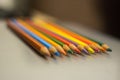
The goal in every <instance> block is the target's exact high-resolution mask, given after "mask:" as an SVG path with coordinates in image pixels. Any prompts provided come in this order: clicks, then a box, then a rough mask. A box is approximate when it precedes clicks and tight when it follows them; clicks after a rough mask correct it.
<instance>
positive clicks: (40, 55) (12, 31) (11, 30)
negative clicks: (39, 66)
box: [7, 27, 48, 60]
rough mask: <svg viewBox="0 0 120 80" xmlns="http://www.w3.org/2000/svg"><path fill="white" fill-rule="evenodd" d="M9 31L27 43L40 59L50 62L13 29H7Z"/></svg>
mask: <svg viewBox="0 0 120 80" xmlns="http://www.w3.org/2000/svg"><path fill="white" fill-rule="evenodd" d="M7 28H8V30H9V31H10V32H11V33H13V35H15V36H16V37H17V38H19V39H20V40H21V41H22V42H23V43H25V44H26V45H27V46H28V47H29V48H31V50H32V51H33V52H34V53H35V54H36V55H38V56H39V57H41V58H42V59H43V60H48V59H47V57H46V56H44V55H42V54H41V53H39V52H38V51H36V50H35V49H34V48H33V47H32V46H31V45H30V44H28V43H27V42H26V41H25V40H24V39H23V38H22V37H21V36H20V35H19V34H18V33H16V32H15V31H14V30H13V29H11V28H9V27H7Z"/></svg>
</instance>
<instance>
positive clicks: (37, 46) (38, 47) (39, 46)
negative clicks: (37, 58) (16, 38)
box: [7, 20, 51, 56]
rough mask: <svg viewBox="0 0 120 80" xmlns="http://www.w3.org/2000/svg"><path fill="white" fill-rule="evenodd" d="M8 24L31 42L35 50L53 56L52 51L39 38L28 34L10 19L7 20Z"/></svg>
mask: <svg viewBox="0 0 120 80" xmlns="http://www.w3.org/2000/svg"><path fill="white" fill-rule="evenodd" d="M7 24H8V26H9V27H10V28H11V29H13V30H14V31H15V32H17V33H18V34H19V35H20V36H21V37H22V38H23V39H24V40H25V41H26V42H27V43H28V44H30V45H31V46H32V47H33V48H34V49H35V50H37V51H38V52H40V53H41V54H42V55H47V56H51V54H50V52H49V51H48V49H47V48H46V47H45V46H44V45H42V44H41V43H39V42H38V41H37V40H35V39H34V38H32V37H31V36H29V35H28V34H26V33H25V32H24V31H22V30H21V29H19V28H18V27H16V25H15V24H14V23H13V22H11V21H10V20H7Z"/></svg>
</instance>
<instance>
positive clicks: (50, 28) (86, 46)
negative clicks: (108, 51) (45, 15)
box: [32, 18, 94, 53]
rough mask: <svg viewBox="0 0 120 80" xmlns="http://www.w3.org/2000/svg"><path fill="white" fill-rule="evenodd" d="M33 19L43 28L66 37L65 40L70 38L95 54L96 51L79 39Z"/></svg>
mask: <svg viewBox="0 0 120 80" xmlns="http://www.w3.org/2000/svg"><path fill="white" fill-rule="evenodd" d="M32 19H33V21H34V22H35V23H37V24H38V25H41V26H42V27H43V28H45V29H48V30H50V31H52V32H54V33H56V34H59V35H61V36H64V37H65V38H68V39H70V40H72V41H74V42H76V43H78V44H80V45H82V46H84V47H85V48H86V49H87V50H88V51H89V52H90V53H94V50H93V49H92V48H90V47H89V46H88V45H87V44H85V43H83V42H81V41H79V40H78V39H76V38H74V37H72V36H70V35H68V34H66V33H65V32H62V31H60V30H59V29H56V28H54V27H53V26H51V25H49V24H46V23H45V22H44V21H42V20H40V19H37V18H32Z"/></svg>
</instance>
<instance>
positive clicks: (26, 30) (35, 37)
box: [11, 18, 60, 56]
mask: <svg viewBox="0 0 120 80" xmlns="http://www.w3.org/2000/svg"><path fill="white" fill-rule="evenodd" d="M11 21H12V22H13V23H14V24H16V25H17V26H18V27H19V28H20V29H21V30H23V31H24V32H26V33H27V34H28V35H30V36H31V37H33V38H34V39H36V40H37V41H39V42H40V43H42V44H43V45H44V46H46V47H47V48H48V49H49V50H50V51H51V52H52V53H54V54H55V55H56V56H60V53H59V52H58V51H57V50H56V49H55V48H54V46H52V45H51V44H49V43H48V42H46V41H44V40H43V39H42V38H40V37H38V36H37V35H35V34H34V33H32V32H31V31H29V30H28V29H27V28H25V27H24V26H23V25H22V24H20V23H19V22H18V21H17V20H16V19H14V18H12V19H11Z"/></svg>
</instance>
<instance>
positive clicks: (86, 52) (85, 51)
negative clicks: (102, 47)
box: [81, 49, 89, 55]
mask: <svg viewBox="0 0 120 80" xmlns="http://www.w3.org/2000/svg"><path fill="white" fill-rule="evenodd" d="M81 51H82V52H83V53H85V54H87V55H89V52H88V51H87V50H86V49H82V50H81Z"/></svg>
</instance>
